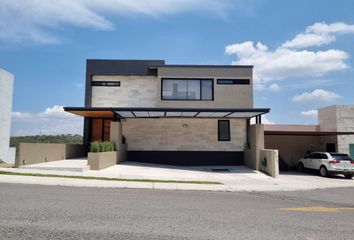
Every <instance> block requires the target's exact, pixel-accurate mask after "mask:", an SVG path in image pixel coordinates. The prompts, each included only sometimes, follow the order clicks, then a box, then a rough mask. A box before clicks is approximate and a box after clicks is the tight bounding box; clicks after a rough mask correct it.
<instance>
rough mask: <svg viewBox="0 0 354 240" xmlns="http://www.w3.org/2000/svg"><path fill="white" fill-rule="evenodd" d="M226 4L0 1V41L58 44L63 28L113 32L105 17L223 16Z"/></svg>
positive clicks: (203, 0)
mask: <svg viewBox="0 0 354 240" xmlns="http://www.w3.org/2000/svg"><path fill="white" fill-rule="evenodd" d="M227 2H228V1H223V2H220V1H217V0H129V1H127V0H90V1H87V0H60V1H55V3H53V2H52V1H48V0H16V1H14V0H1V3H0V5H1V7H0V29H1V31H0V40H3V41H11V42H35V43H41V44H43V43H58V42H60V41H61V39H60V37H59V36H58V35H59V34H53V33H52V32H53V30H57V29H59V30H62V26H63V25H73V26H76V27H83V28H91V29H96V30H102V31H110V30H113V29H115V24H114V23H113V22H112V21H111V20H109V19H108V17H106V16H111V17H112V18H113V16H114V15H133V14H134V15H136V14H140V15H146V16H151V17H159V16H161V15H167V14H174V13H178V12H183V11H201V10H204V11H212V12H214V13H215V12H216V13H220V12H223V11H224V10H225V9H226V5H227V4H226V3H227Z"/></svg>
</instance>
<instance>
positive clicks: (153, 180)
mask: <svg viewBox="0 0 354 240" xmlns="http://www.w3.org/2000/svg"><path fill="white" fill-rule="evenodd" d="M0 174H1V175H17V176H31V177H53V178H73V179H86V180H104V181H120V182H151V183H184V184H214V185H215V184H217V185H223V183H221V182H211V181H181V180H158V179H129V178H107V177H91V176H70V175H58V174H41V173H20V172H10V171H0Z"/></svg>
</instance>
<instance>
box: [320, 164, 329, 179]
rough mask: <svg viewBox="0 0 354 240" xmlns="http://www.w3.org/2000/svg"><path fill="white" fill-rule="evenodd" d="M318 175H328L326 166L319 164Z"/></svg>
mask: <svg viewBox="0 0 354 240" xmlns="http://www.w3.org/2000/svg"><path fill="white" fill-rule="evenodd" d="M320 175H321V177H327V176H328V171H327V168H326V167H325V166H321V167H320Z"/></svg>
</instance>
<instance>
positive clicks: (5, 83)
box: [0, 68, 14, 162]
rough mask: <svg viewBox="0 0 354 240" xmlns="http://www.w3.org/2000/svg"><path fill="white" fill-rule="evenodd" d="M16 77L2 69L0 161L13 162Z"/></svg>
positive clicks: (0, 73) (0, 74) (0, 82)
mask: <svg viewBox="0 0 354 240" xmlns="http://www.w3.org/2000/svg"><path fill="white" fill-rule="evenodd" d="M13 82H14V76H13V75H12V74H11V73H9V72H7V71H5V70H3V69H1V68H0V159H2V160H4V161H6V162H12V161H13V159H10V158H11V157H10V155H11V154H9V153H10V150H9V143H10V129H11V112H12V97H13Z"/></svg>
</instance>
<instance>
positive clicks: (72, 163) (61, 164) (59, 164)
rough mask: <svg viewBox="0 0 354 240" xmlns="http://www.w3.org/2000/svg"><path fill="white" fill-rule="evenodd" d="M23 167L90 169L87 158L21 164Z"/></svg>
mask: <svg viewBox="0 0 354 240" xmlns="http://www.w3.org/2000/svg"><path fill="white" fill-rule="evenodd" d="M19 168H22V169H33V170H47V171H70V172H84V171H88V170H90V166H88V165H87V160H61V161H53V162H46V163H37V164H31V165H24V166H20V167H19Z"/></svg>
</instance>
